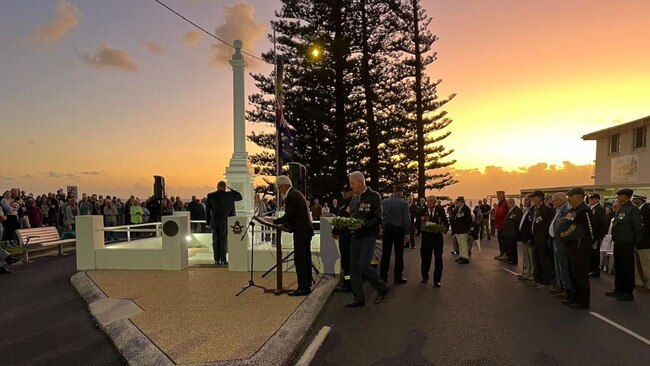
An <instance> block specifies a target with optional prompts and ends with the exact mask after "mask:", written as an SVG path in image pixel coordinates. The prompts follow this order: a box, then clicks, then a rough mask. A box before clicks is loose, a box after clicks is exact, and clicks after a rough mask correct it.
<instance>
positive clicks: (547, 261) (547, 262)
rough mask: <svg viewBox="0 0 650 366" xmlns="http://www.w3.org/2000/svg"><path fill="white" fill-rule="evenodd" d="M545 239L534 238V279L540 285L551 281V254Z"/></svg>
mask: <svg viewBox="0 0 650 366" xmlns="http://www.w3.org/2000/svg"><path fill="white" fill-rule="evenodd" d="M547 242H548V239H547V240H535V280H536V281H538V282H540V283H541V284H542V285H550V284H551V281H553V267H552V266H551V262H552V261H553V255H552V254H551V253H550V252H549V250H548V243H547Z"/></svg>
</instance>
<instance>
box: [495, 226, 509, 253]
mask: <svg viewBox="0 0 650 366" xmlns="http://www.w3.org/2000/svg"><path fill="white" fill-rule="evenodd" d="M497 240H498V241H499V253H501V255H504V254H507V253H508V251H507V250H506V237H505V235H503V230H497Z"/></svg>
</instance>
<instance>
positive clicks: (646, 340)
mask: <svg viewBox="0 0 650 366" xmlns="http://www.w3.org/2000/svg"><path fill="white" fill-rule="evenodd" d="M589 314H591V315H593V316H595V317H596V318H598V319H600V320H602V321H604V322H605V323H608V324H609V325H611V326H613V327H615V328H618V329H620V330H622V331H624V332H625V333H627V334H629V335H631V336H632V337H634V338H636V339H638V340H640V341H641V342H643V343H645V344H647V345H648V346H650V340H648V339H647V338H644V337H642V336H640V335H638V334H637V333H634V332H633V331H631V330H629V329H627V328H625V327H624V326H622V325H620V324H618V323H616V322H615V321H613V320H610V319H608V318H606V317H604V316H602V315H600V314H598V313H596V312H593V311H590V312H589Z"/></svg>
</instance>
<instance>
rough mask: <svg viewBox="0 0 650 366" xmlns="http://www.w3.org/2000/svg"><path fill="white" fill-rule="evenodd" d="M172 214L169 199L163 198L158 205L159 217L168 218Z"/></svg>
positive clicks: (172, 210)
mask: <svg viewBox="0 0 650 366" xmlns="http://www.w3.org/2000/svg"><path fill="white" fill-rule="evenodd" d="M173 214H174V209H173V208H172V205H171V202H170V201H169V199H167V198H165V199H163V200H162V202H161V203H160V215H161V216H170V215H173Z"/></svg>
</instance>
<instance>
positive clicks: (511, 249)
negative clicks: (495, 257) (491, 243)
mask: <svg viewBox="0 0 650 366" xmlns="http://www.w3.org/2000/svg"><path fill="white" fill-rule="evenodd" d="M503 238H504V240H505V242H506V255H507V256H508V259H509V260H510V261H512V262H514V263H515V264H516V263H518V262H519V253H518V252H517V238H516V237H509V236H504V237H503Z"/></svg>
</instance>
